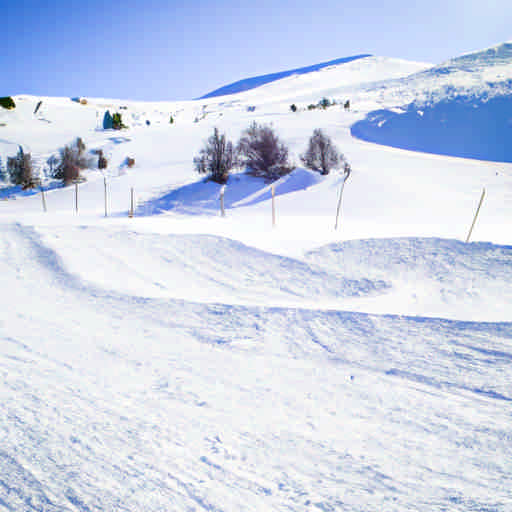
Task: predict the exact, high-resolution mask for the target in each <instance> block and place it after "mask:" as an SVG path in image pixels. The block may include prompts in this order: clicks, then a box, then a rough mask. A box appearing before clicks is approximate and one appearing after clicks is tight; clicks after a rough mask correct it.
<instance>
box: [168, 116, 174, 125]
mask: <svg viewBox="0 0 512 512" xmlns="http://www.w3.org/2000/svg"><path fill="white" fill-rule="evenodd" d="M169 124H174V117H172V116H171V117H170V119H169Z"/></svg>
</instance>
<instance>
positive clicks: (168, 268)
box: [0, 48, 512, 512]
mask: <svg viewBox="0 0 512 512" xmlns="http://www.w3.org/2000/svg"><path fill="white" fill-rule="evenodd" d="M505 50H506V48H504V49H502V50H500V51H497V52H494V53H495V54H498V56H499V59H505V61H503V60H501V61H500V62H498V61H496V60H493V59H491V58H490V57H489V55H490V54H489V53H488V52H487V53H486V52H483V57H482V58H478V59H473V60H474V61H475V62H476V64H474V69H473V68H472V69H473V71H464V73H466V74H467V76H468V77H469V78H468V80H469V81H470V82H471V83H473V82H474V83H475V84H477V85H476V86H475V87H476V89H475V88H474V87H473V85H472V86H471V87H473V89H474V90H475V91H476V90H477V89H478V88H480V89H481V90H484V89H485V88H486V87H487V86H486V84H485V77H486V76H489V74H492V73H493V71H492V69H490V68H492V67H493V66H497V67H500V71H499V72H500V73H501V74H503V73H505V72H507V73H508V72H509V64H506V62H508V60H507V59H508V57H507V54H506V51H505ZM454 61H456V62H458V60H457V59H454ZM464 62H465V64H464V65H465V66H466V65H468V66H469V64H467V58H466V60H465V61H464ZM503 62H505V64H503ZM471 65H472V66H473V64H471ZM428 68H429V66H428V65H426V64H418V63H407V62H405V61H400V60H398V59H388V58H384V57H367V58H361V59H358V60H354V61H352V62H347V63H343V64H339V65H336V66H330V67H326V68H323V69H321V70H318V71H314V72H311V73H306V74H303V75H300V76H297V75H295V76H289V77H286V78H283V79H281V80H276V81H274V82H272V83H267V84H266V85H263V86H260V87H257V88H254V89H252V90H248V91H245V92H241V93H240V94H236V95H231V96H226V97H222V98H212V99H202V100H199V101H192V102H167V103H156V102H129V101H120V100H114V99H94V98H87V104H86V105H80V104H78V103H76V102H73V101H71V100H70V99H69V98H38V97H30V96H22V97H15V101H16V104H17V108H16V109H15V110H14V111H0V123H4V124H5V126H0V156H1V157H2V162H5V160H6V157H7V156H12V155H13V154H14V153H15V152H16V150H17V147H18V145H19V144H22V145H23V147H24V148H25V149H26V150H27V151H31V152H32V156H33V159H34V161H35V162H36V165H37V167H38V169H39V170H41V171H42V169H43V168H44V163H45V161H46V159H47V158H48V157H49V156H50V155H52V154H57V153H58V150H59V148H60V147H62V146H63V145H64V144H66V143H69V142H71V141H72V140H73V139H74V138H75V137H77V136H81V137H82V138H83V139H84V141H85V143H86V144H87V147H88V148H89V149H102V150H103V151H104V153H105V154H106V155H107V157H108V159H109V167H108V169H107V170H106V172H105V173H104V174H102V173H101V172H100V171H97V170H89V171H86V173H85V174H86V177H87V181H86V182H84V183H83V184H80V186H79V189H78V190H79V196H78V197H79V199H78V212H76V211H75V203H74V201H75V190H74V187H68V188H61V187H58V186H56V184H55V183H52V182H51V180H48V179H46V180H45V187H46V188H48V189H49V190H48V191H47V193H46V200H47V205H48V212H46V213H43V211H42V206H41V195H40V193H39V191H34V192H33V193H23V194H22V193H20V191H19V190H16V189H12V188H8V187H7V188H5V187H4V188H3V190H2V193H1V194H0V197H1V198H2V200H0V227H1V229H0V275H1V276H2V285H3V287H2V289H3V293H2V294H1V295H0V383H1V384H0V510H1V511H2V512H3V511H4V510H5V511H8V510H34V511H38V512H42V511H81V512H86V511H87V512H88V511H94V510H98V511H99V510H127V511H133V510H144V511H160V510H162V511H163V510H180V511H181V510H184V511H185V510H187V511H192V510H195V511H200V510H204V511H238V510H247V511H260V510H261V511H263V510H282V511H284V510H293V511H310V510H324V511H331V510H336V511H338V510H340V511H343V510H347V511H349V510H350V511H354V510H361V511H362V510H392V511H408V510H418V511H429V512H430V511H432V510H450V511H451V510H454V511H466V510H479V511H483V510H499V511H507V510H510V508H511V507H512V494H511V491H510V489H511V488H512V479H511V475H512V464H511V461H512V440H511V436H510V424H511V409H510V405H511V403H512V394H511V391H510V390H511V385H512V371H511V361H512V323H511V321H510V319H511V318H512V292H511V290H512V286H511V283H512V239H511V233H510V222H509V217H510V201H511V198H512V164H511V163H505V162H489V161H485V160H474V159H464V158H455V157H452V156H446V155H439V154H437V155H436V154H431V153H425V152H411V151H407V150H404V149H399V148H396V147H389V146H383V145H376V144H371V143H369V142H365V141H362V140H359V139H356V138H354V137H352V136H351V128H352V126H353V125H354V123H357V122H361V121H363V120H364V119H365V118H366V116H371V115H374V114H372V112H373V111H375V110H388V111H390V112H395V113H396V112H400V111H402V112H407V104H408V103H410V102H412V101H413V100H412V99H411V98H414V97H415V95H416V94H417V92H418V91H419V90H421V91H423V90H425V91H427V90H428V89H429V87H430V82H429V80H430V77H432V76H434V74H435V73H434V74H433V72H430V73H429V71H428ZM488 68H489V69H488ZM430 69H435V68H431V67H430ZM458 73H459V71H457V72H456V73H455V74H457V76H458ZM422 76H423V77H425V82H424V83H423V85H421V87H419V86H418V87H416V86H414V87H413V86H412V85H411V84H413V83H415V84H420V82H421V77H422ZM440 76H441V74H440V73H438V78H439V77H440ZM442 76H443V78H442V80H447V81H448V82H450V80H451V78H449V76H450V74H448V75H442ZM411 77H412V78H411ZM475 77H476V78H475ZM458 79H459V78H455V79H454V82H453V83H454V84H455V83H456V81H457V80H458ZM439 80H441V78H439ZM468 83H469V82H468ZM455 86H456V85H454V87H455ZM434 89H435V88H432V89H431V90H432V91H434ZM441 90H442V88H440V89H438V90H437V91H438V92H439V91H441ZM438 92H436V94H438ZM439 94H441V93H439ZM322 97H329V98H331V99H336V100H339V101H343V100H345V99H349V98H350V101H351V111H349V112H346V111H344V109H343V107H341V106H339V105H337V106H334V107H330V108H328V109H326V110H325V111H324V110H314V111H307V110H305V107H307V105H308V104H309V103H316V102H317V101H318V100H320V99H321V98H322ZM40 99H42V100H43V103H42V106H41V108H40V110H39V112H38V113H37V114H36V115H35V116H34V115H33V111H34V108H35V105H36V104H37V102H38V101H39V100H40ZM449 100H450V98H449V96H447V95H445V96H444V99H443V101H449ZM291 103H296V104H297V106H298V107H299V111H298V112H296V113H293V112H291V111H290V109H289V105H290V104H291ZM248 106H255V107H256V108H255V109H254V111H252V112H251V111H248V109H247V107H248ZM120 107H126V108H123V109H120ZM107 108H108V109H110V111H111V112H115V111H119V112H121V113H122V115H123V121H124V122H125V123H126V124H127V125H128V126H129V128H128V129H127V130H124V131H122V132H116V131H112V130H107V131H103V130H101V129H100V126H101V121H102V118H103V113H104V111H105V110H106V109H107ZM418 110H421V111H422V112H423V113H424V114H423V116H419V115H418V114H417V111H418ZM171 114H172V115H173V117H174V119H175V123H174V124H172V125H171V124H169V117H170V115H171ZM415 115H416V116H417V117H418V118H420V119H425V118H428V116H429V110H428V106H422V107H421V108H420V107H416V110H415ZM146 119H148V120H149V121H150V125H149V126H147V125H146V123H145V121H146ZM196 119H197V122H195V120H196ZM450 119H451V123H452V124H451V126H452V129H453V130H454V131H456V130H462V126H461V125H460V119H459V118H455V119H454V118H450ZM457 119H459V120H458V121H457ZM253 120H256V121H258V122H264V123H272V124H273V126H274V127H275V128H276V130H277V131H278V132H279V135H280V137H281V138H282V139H283V140H284V141H285V142H286V143H287V144H288V145H289V147H290V154H291V157H292V159H293V160H294V161H295V163H296V164H297V163H298V162H299V155H300V153H301V152H302V151H304V149H305V147H306V143H307V139H308V137H309V136H310V135H311V134H312V132H313V129H314V128H317V127H320V128H322V129H323V130H324V131H325V132H326V133H328V134H329V135H330V136H331V137H332V138H333V140H334V141H335V143H336V144H337V145H338V146H339V147H340V149H341V150H342V151H343V153H344V155H345V156H346V158H347V160H348V161H349V162H350V164H351V166H352V169H353V172H352V174H351V175H350V177H349V179H348V181H347V182H346V185H345V188H344V192H343V198H342V208H341V217H340V227H339V228H338V230H335V229H334V224H335V213H336V206H337V203H338V198H339V196H338V195H339V193H340V188H341V184H342V182H343V174H342V173H341V172H339V171H338V172H332V173H331V174H329V175H327V176H321V175H320V174H318V173H314V172H312V171H308V170H306V169H303V168H301V167H300V166H299V165H296V169H295V170H294V171H293V172H292V173H291V174H290V175H288V176H286V177H284V178H282V179H281V180H279V181H278V182H276V183H274V185H275V204H276V214H277V215H276V219H277V223H276V226H275V227H273V226H272V214H271V202H272V201H271V191H270V184H269V183H265V182H263V181H261V180H259V179H256V178H254V177H251V176H248V175H246V174H244V173H243V172H237V173H234V174H233V175H231V176H230V179H229V181H228V183H227V185H226V188H225V207H226V216H225V217H221V216H220V212H219V194H220V186H219V185H216V184H214V183H211V182H205V181H204V179H203V178H202V177H200V176H198V175H197V174H195V173H194V171H193V165H192V158H193V156H194V155H195V154H196V152H197V150H198V149H199V148H200V147H201V144H202V142H203V141H204V140H205V139H206V138H207V137H208V136H209V135H210V133H211V131H212V128H213V127H214V126H218V127H219V128H220V129H221V131H225V132H226V133H227V135H228V137H230V138H232V139H236V138H237V137H238V136H239V135H240V133H241V131H242V130H243V129H245V128H246V127H247V125H248V124H249V123H250V122H252V121H253ZM388 122H389V121H388ZM386 124H387V123H385V124H384V125H383V128H382V129H384V127H385V126H386ZM472 127H473V129H474V130H475V131H476V133H481V131H479V130H480V127H478V126H477V125H473V126H472ZM410 129H411V130H412V129H413V128H410ZM128 156H130V157H133V158H135V166H134V167H133V168H128V167H127V166H126V165H125V159H126V157H128ZM104 178H106V181H107V185H108V188H107V191H108V217H105V216H104V214H105V212H104ZM484 187H485V189H486V196H485V199H484V203H483V205H482V209H481V212H480V216H479V218H478V220H477V223H476V226H475V229H474V231H473V234H472V239H471V240H472V241H471V243H465V242H464V240H465V238H466V236H467V234H468V230H469V227H470V225H471V222H472V220H473V215H474V212H475V210H476V207H477V204H478V200H479V198H480V194H481V192H482V189H483V188H484ZM131 188H133V189H134V190H135V196H136V200H137V205H136V210H135V217H134V218H133V219H130V218H128V215H127V214H128V209H129V206H130V190H131Z"/></svg>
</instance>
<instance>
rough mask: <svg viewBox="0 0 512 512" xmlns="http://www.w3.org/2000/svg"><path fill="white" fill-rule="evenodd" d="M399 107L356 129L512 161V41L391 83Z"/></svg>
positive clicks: (386, 140)
mask: <svg viewBox="0 0 512 512" xmlns="http://www.w3.org/2000/svg"><path fill="white" fill-rule="evenodd" d="M382 94H383V97H384V98H385V100H386V101H388V102H390V101H394V102H395V105H394V106H395V107H400V108H399V109H398V110H397V109H396V108H395V109H380V110H378V111H375V112H371V113H370V114H369V115H368V116H367V118H366V119H365V120H362V121H359V122H357V123H356V124H355V125H354V127H353V128H352V133H353V134H354V135H355V136H357V137H360V138H362V139H365V140H368V141H372V142H378V143H380V144H387V145H391V146H395V147H400V148H404V149H412V150H416V151H426V152H430V153H441V154H446V155H453V156H461V157H465V158H478V159H481V160H495V161H506V162H512V146H511V145H510V143H509V141H510V140H511V138H512V43H511V42H509V43H503V44H501V45H499V46H496V47H493V48H489V49H487V50H484V51H480V52H476V53H472V54H468V55H464V56H462V57H458V58H455V59H451V60H449V61H447V62H445V63H443V64H441V65H439V66H435V67H433V68H431V69H428V70H426V71H423V72H420V73H417V74H414V75H412V76H410V77H408V78H406V79H401V80H399V81H395V82H391V83H389V84H388V85H387V86H386V88H385V89H384V90H383V92H382Z"/></svg>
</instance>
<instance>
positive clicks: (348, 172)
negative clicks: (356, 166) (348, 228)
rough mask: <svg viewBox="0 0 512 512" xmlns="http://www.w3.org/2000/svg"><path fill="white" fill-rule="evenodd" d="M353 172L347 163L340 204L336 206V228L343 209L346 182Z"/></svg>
mask: <svg viewBox="0 0 512 512" xmlns="http://www.w3.org/2000/svg"><path fill="white" fill-rule="evenodd" d="M351 172H352V169H351V168H350V166H349V165H348V164H345V169H344V172H343V183H342V184H341V188H340V197H339V199H338V206H337V207H336V222H335V224H334V229H338V219H339V216H340V211H341V198H342V196H343V190H344V189H345V183H346V181H347V180H348V177H349V176H350V173H351Z"/></svg>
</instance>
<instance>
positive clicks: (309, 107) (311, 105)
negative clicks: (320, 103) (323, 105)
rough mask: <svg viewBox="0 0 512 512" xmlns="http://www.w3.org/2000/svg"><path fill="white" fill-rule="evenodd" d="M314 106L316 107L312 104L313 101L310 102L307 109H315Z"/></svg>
mask: <svg viewBox="0 0 512 512" xmlns="http://www.w3.org/2000/svg"><path fill="white" fill-rule="evenodd" d="M316 108H317V106H316V105H313V103H310V104H309V105H308V110H315V109H316Z"/></svg>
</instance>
